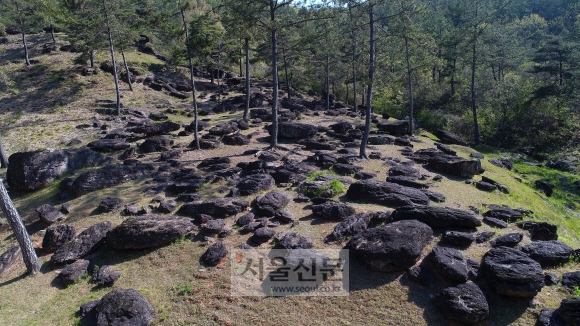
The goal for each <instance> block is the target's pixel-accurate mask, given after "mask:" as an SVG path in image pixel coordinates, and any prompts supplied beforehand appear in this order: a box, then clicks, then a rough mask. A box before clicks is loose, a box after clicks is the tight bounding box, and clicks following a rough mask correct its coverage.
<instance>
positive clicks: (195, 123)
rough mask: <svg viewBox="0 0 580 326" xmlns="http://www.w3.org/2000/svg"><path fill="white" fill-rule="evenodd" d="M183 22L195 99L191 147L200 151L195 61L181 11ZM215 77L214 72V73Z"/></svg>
mask: <svg viewBox="0 0 580 326" xmlns="http://www.w3.org/2000/svg"><path fill="white" fill-rule="evenodd" d="M181 20H182V21H183V28H184V29H185V44H186V46H187V59H188V60H189V83H190V86H191V96H192V97H193V116H194V118H193V142H192V143H191V144H190V145H189V146H190V147H193V146H192V145H194V146H195V149H197V150H199V149H200V147H199V137H198V136H199V132H198V114H197V99H196V98H195V96H196V95H195V79H194V78H193V60H192V59H191V49H190V47H189V29H188V28H187V22H186V21H185V12H184V11H183V9H181ZM212 76H213V72H212Z"/></svg>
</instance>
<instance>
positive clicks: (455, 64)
mask: <svg viewBox="0 0 580 326" xmlns="http://www.w3.org/2000/svg"><path fill="white" fill-rule="evenodd" d="M456 66H457V58H455V59H453V71H452V72H451V95H455V69H456Z"/></svg>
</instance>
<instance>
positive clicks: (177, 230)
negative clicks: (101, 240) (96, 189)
mask: <svg viewBox="0 0 580 326" xmlns="http://www.w3.org/2000/svg"><path fill="white" fill-rule="evenodd" d="M193 228H194V225H193V223H191V220H190V219H187V218H184V217H179V216H155V215H146V216H134V217H129V218H128V219H126V220H124V221H123V223H121V224H120V225H119V226H117V227H115V228H114V229H113V230H112V231H111V232H109V235H108V240H107V241H108V242H109V243H110V245H111V247H113V248H114V249H119V250H124V249H144V248H150V247H159V246H163V245H166V244H168V243H171V242H172V241H174V240H175V239H177V238H179V237H180V236H182V235H183V234H186V233H188V232H189V231H191V230H193Z"/></svg>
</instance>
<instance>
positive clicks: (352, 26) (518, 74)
mask: <svg viewBox="0 0 580 326" xmlns="http://www.w3.org/2000/svg"><path fill="white" fill-rule="evenodd" d="M0 8H2V15H0V35H5V34H6V33H10V34H20V35H22V39H23V41H24V43H23V44H25V40H26V35H28V34H31V33H40V32H47V33H50V32H54V31H58V32H62V33H65V34H66V35H67V40H68V41H70V42H71V46H72V48H74V50H75V51H76V52H78V53H79V56H78V60H77V63H83V64H85V63H87V62H90V61H91V54H92V53H93V50H99V51H108V48H109V46H110V44H114V51H111V54H112V55H114V54H115V53H116V54H117V57H118V58H117V60H119V57H122V56H123V55H124V53H125V52H128V51H135V50H136V48H137V47H138V46H139V47H140V50H142V51H143V50H145V51H149V52H151V53H155V54H157V55H158V57H160V58H163V59H164V60H165V61H166V62H167V64H168V65H173V66H177V65H187V62H188V60H187V58H188V54H189V55H191V57H192V60H193V65H194V66H195V67H198V68H207V69H210V70H214V69H222V70H230V71H235V72H239V73H240V75H244V74H246V70H245V66H246V65H245V48H246V47H245V45H246V44H247V45H248V53H249V54H250V59H251V61H250V67H251V75H252V77H266V78H272V71H273V66H274V65H273V62H277V65H278V67H277V71H278V73H277V76H279V78H278V80H279V82H278V84H279V86H280V88H281V89H300V90H302V91H311V92H315V93H317V94H319V95H321V96H323V98H324V97H326V101H327V103H328V102H330V98H329V97H330V96H326V95H327V94H329V93H331V94H333V95H334V96H335V97H336V100H338V101H342V102H345V103H347V104H349V105H354V106H355V107H356V106H363V108H364V105H366V104H368V86H369V85H370V84H372V85H373V88H372V91H371V94H372V98H373V102H372V107H373V109H374V112H375V113H376V114H383V113H386V114H388V115H390V116H392V117H395V118H398V119H404V118H408V117H409V116H410V115H411V112H412V116H413V118H414V120H416V122H418V124H419V126H420V127H421V128H425V129H427V130H436V129H447V130H451V131H452V132H455V133H457V134H459V135H461V136H463V137H465V138H466V139H468V140H470V141H471V142H473V143H476V144H478V143H483V144H486V145H490V146H495V147H501V148H507V149H510V150H520V151H523V152H525V153H528V154H532V155H537V156H539V157H541V156H542V154H544V153H553V152H556V151H563V150H574V149H576V147H577V144H578V140H579V138H580V137H579V136H580V134H579V132H578V130H579V128H578V126H579V124H580V121H579V118H580V101H579V97H578V95H579V91H578V86H579V81H578V78H577V77H578V73H579V71H578V62H580V61H579V60H580V48H579V46H578V44H577V43H578V42H577V40H578V39H580V22H579V14H580V4H579V3H578V2H576V1H571V0H555V1H549V2H548V1H540V0H526V1H513V0H507V1H506V0H471V1H462V0H434V1H420V0H400V1H384V0H372V1H367V2H358V1H339V2H320V1H316V2H314V3H304V2H299V1H292V0H288V1H281V0H278V1H274V0H270V1H267V0H265V1H255V0H209V1H204V0H194V1H161V0H31V1H23V0H0ZM369 17H372V18H371V20H369ZM371 21H372V22H373V23H372V24H371V23H370V22H371ZM184 25H185V26H187V27H188V29H189V33H188V39H187V42H186V41H184V40H185V37H184V33H185V28H184ZM371 27H372V28H371ZM143 40H149V41H150V42H145V43H144V41H143ZM1 41H2V39H0V42H1ZM139 41H141V43H140V42H139ZM371 41H372V42H371ZM109 42H110V43H109ZM273 43H275V45H276V47H273ZM371 43H372V44H371ZM187 44H188V45H189V46H187ZM371 45H372V46H374V49H375V51H374V52H373V51H371V50H370V49H371ZM111 48H112V46H111ZM188 49H189V51H188ZM25 52H26V51H25V49H24V48H23V58H24V57H25V56H26V59H25V60H26V62H27V63H28V61H29V58H28V55H27V54H25ZM371 53H372V55H371ZM372 56H374V60H371V57H372ZM273 60H274V61H273ZM371 63H373V64H371ZM87 64H88V63H87ZM371 66H374V69H372V67H371ZM124 68H129V67H124ZM116 70H118V71H119V72H120V71H122V70H123V69H122V68H117V69H116ZM238 70H239V71H238ZM371 71H372V72H373V73H374V75H373V74H372V73H371ZM3 74H4V73H3V72H2V71H1V69H0V91H5V89H6V88H7V85H6V84H7V81H6V78H5V77H3V76H2V75H3ZM121 77H122V76H121ZM272 79H273V78H272ZM292 92H293V91H292V90H291V91H290V93H291V94H292ZM312 94H314V93H312Z"/></svg>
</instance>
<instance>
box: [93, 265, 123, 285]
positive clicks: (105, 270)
mask: <svg viewBox="0 0 580 326" xmlns="http://www.w3.org/2000/svg"><path fill="white" fill-rule="evenodd" d="M120 277H121V272H120V271H115V270H113V267H112V266H111V265H104V266H101V268H99V270H98V271H97V272H96V273H95V274H94V275H93V278H92V281H93V282H95V283H97V284H98V285H99V286H106V287H111V286H113V285H114V284H115V282H117V280H119V278H120Z"/></svg>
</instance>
